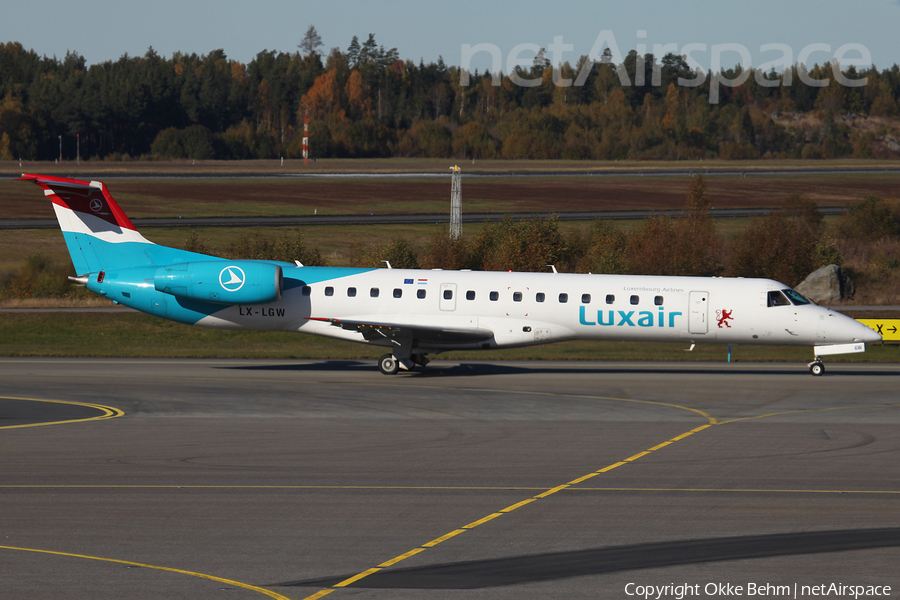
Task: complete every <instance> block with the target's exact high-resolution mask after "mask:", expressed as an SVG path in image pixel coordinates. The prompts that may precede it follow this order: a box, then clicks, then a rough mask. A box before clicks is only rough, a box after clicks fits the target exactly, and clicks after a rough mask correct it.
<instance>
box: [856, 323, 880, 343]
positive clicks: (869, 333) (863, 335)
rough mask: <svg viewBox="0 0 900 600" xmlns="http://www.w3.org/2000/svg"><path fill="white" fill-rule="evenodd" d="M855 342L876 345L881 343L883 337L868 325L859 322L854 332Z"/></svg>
mask: <svg viewBox="0 0 900 600" xmlns="http://www.w3.org/2000/svg"><path fill="white" fill-rule="evenodd" d="M853 341H854V342H866V343H867V344H874V343H875V342H880V341H881V335H880V334H879V333H878V332H877V331H875V330H874V329H872V328H871V327H869V326H868V325H863V324H862V323H859V322H857V323H856V330H855V331H854V332H853Z"/></svg>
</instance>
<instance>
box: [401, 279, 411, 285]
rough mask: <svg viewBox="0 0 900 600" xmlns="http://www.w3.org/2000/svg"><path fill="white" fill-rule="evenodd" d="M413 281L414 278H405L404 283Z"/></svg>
mask: <svg viewBox="0 0 900 600" xmlns="http://www.w3.org/2000/svg"><path fill="white" fill-rule="evenodd" d="M412 282H413V280H412V279H404V280H403V283H404V284H407V283H412Z"/></svg>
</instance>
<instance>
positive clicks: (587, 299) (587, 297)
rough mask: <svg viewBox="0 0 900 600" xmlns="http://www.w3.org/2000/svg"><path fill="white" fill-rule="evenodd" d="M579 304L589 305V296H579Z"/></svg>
mask: <svg viewBox="0 0 900 600" xmlns="http://www.w3.org/2000/svg"><path fill="white" fill-rule="evenodd" d="M581 303H582V304H590V303H591V295H590V294H582V295H581Z"/></svg>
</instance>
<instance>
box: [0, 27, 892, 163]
mask: <svg viewBox="0 0 900 600" xmlns="http://www.w3.org/2000/svg"><path fill="white" fill-rule="evenodd" d="M311 34H312V36H311ZM319 46H321V38H318V34H316V33H315V30H314V28H313V27H310V31H307V36H306V37H305V38H304V39H303V42H302V43H301V44H300V50H301V51H298V52H293V53H289V52H276V51H270V50H263V51H262V52H260V53H258V54H257V55H256V57H255V58H254V59H253V60H251V61H250V62H249V63H247V64H244V63H241V62H238V61H235V60H233V59H229V58H228V57H227V56H226V55H225V53H224V51H222V50H214V51H212V52H210V53H209V54H204V55H197V54H184V53H180V52H176V53H175V54H173V55H172V56H171V57H169V58H165V57H162V56H160V55H159V54H157V52H156V51H154V50H153V48H150V49H148V50H147V52H146V53H145V54H144V55H143V56H128V55H123V56H122V57H120V58H119V59H118V60H116V61H105V62H102V63H99V64H93V65H88V64H87V63H86V61H85V59H84V57H82V56H80V55H78V54H77V53H74V52H70V53H67V54H66V56H65V57H63V58H56V57H52V58H50V57H46V56H40V55H38V54H37V53H36V52H35V51H34V50H26V49H25V48H24V47H23V46H22V45H21V44H20V43H17V42H8V43H5V44H3V43H0V159H5V160H10V159H15V158H24V159H27V160H53V159H54V158H57V157H59V154H60V142H61V141H62V143H63V158H64V159H66V160H70V159H73V158H74V155H75V142H74V140H75V138H76V136H78V139H79V143H80V151H81V156H82V157H84V158H88V159H112V160H116V159H129V158H159V159H177V158H193V159H228V160H236V159H254V158H278V157H288V158H292V157H299V156H301V155H302V131H303V121H304V118H305V117H308V119H309V132H310V135H309V138H310V152H311V155H312V156H313V157H322V158H325V157H391V156H404V157H433V158H451V157H453V158H460V159H462V158H471V159H480V158H484V159H491V158H507V159H522V158H527V159H554V158H562V159H592V160H616V159H668V160H674V159H700V158H707V159H710V158H723V159H752V158H834V157H845V156H848V157H849V156H852V157H860V158H868V157H891V156H896V155H897V154H898V152H900V144H898V139H900V136H898V135H897V133H896V130H895V126H896V122H895V121H893V120H892V118H893V117H897V116H898V98H900V67H898V66H897V65H896V64H895V65H894V66H893V67H891V68H889V69H883V70H881V71H879V70H877V69H876V68H875V67H872V68H869V69H866V70H860V71H857V70H856V69H855V68H854V67H849V68H848V69H846V70H844V71H842V72H843V73H845V76H846V78H847V79H851V80H854V79H859V78H862V77H866V78H868V83H867V85H865V86H862V87H846V86H843V85H840V84H839V83H838V82H837V81H836V80H835V77H834V76H833V75H832V66H831V65H830V64H828V63H826V64H824V65H816V66H814V67H813V68H811V69H809V70H808V76H809V77H800V75H801V73H802V74H804V75H807V70H806V67H805V66H804V65H794V66H793V67H791V68H790V69H788V70H787V71H785V72H784V73H776V72H774V71H773V72H770V73H762V74H759V76H756V74H754V76H751V77H748V78H747V79H746V81H745V83H743V84H742V85H739V86H737V87H733V88H731V87H723V88H721V90H720V100H719V102H718V103H717V104H710V102H709V95H710V86H711V85H712V81H713V79H714V78H712V77H707V78H706V83H705V84H703V85H699V86H696V87H683V86H679V85H678V83H677V82H678V79H679V78H682V79H684V80H691V79H696V78H698V76H699V75H700V74H701V73H700V72H697V71H694V70H692V69H691V68H690V67H689V65H688V63H687V62H686V60H685V57H683V56H678V55H675V54H671V53H670V54H666V55H665V56H663V57H656V56H653V55H652V54H647V55H644V56H639V55H638V54H637V52H636V51H633V50H632V51H631V52H629V53H628V54H627V56H626V57H625V58H624V59H623V62H622V64H621V65H616V64H613V62H612V61H611V58H610V56H609V54H608V53H607V54H606V55H605V56H604V57H602V58H601V60H598V61H596V62H593V63H592V64H589V65H587V66H588V67H589V69H588V70H585V69H584V67H585V66H586V65H585V63H586V61H588V58H587V57H582V58H581V59H580V60H579V61H577V63H576V64H575V65H574V66H573V65H570V64H568V63H565V64H563V65H562V66H561V67H559V68H555V67H553V66H550V65H549V61H546V59H543V58H541V55H540V54H539V55H538V56H537V57H535V61H534V66H532V67H531V68H530V69H526V68H522V67H517V68H516V70H515V72H513V73H507V74H502V73H501V74H496V73H494V74H492V73H489V72H485V73H478V72H477V71H476V72H475V73H461V71H460V69H459V68H458V67H454V66H448V65H447V64H445V63H444V61H443V59H439V60H438V61H437V62H431V63H428V64H425V63H424V62H423V61H419V63H415V62H414V61H411V60H403V59H401V58H400V57H399V53H398V51H397V49H396V48H389V49H386V48H385V47H384V46H382V45H379V44H378V43H377V42H376V41H375V36H374V35H373V34H369V36H368V38H367V39H366V40H365V41H364V42H360V40H359V38H357V37H354V38H353V40H351V42H350V44H349V45H348V47H347V49H346V50H342V49H340V48H333V49H332V50H331V52H330V53H328V54H327V56H323V55H320V54H319V52H318V47H319ZM623 69H624V72H625V73H627V74H628V78H629V80H630V82H637V81H643V82H644V83H642V84H640V85H625V86H623V85H622V81H621V79H620V72H622V70H623ZM582 72H587V77H586V78H584V79H583V80H582V81H581V83H582V85H578V86H571V87H559V86H557V85H555V84H554V81H555V80H558V79H559V78H560V77H561V78H563V79H574V78H576V76H577V75H579V74H580V73H582ZM461 75H465V77H461ZM638 75H641V77H638ZM740 75H741V67H740V66H737V67H735V68H733V69H728V70H724V71H723V72H722V76H723V77H725V78H728V79H730V80H735V79H737V78H738V77H739V76H740ZM525 78H529V79H533V80H536V83H539V85H536V86H533V87H525V86H521V85H517V84H516V83H515V81H517V80H520V79H525ZM788 78H789V79H790V81H791V85H780V83H781V82H784V81H787V80H788ZM810 78H812V79H828V80H829V84H828V85H826V86H823V87H819V86H816V85H809V84H808V83H806V81H809V79H810ZM497 79H498V80H499V85H494V83H495V80H497ZM465 80H468V85H462V84H461V83H462V82H463V81H465ZM761 82H762V83H761ZM772 84H775V85H772ZM785 115H791V116H793V117H798V116H801V117H802V116H811V117H814V120H813V121H812V125H809V123H807V125H806V126H800V125H798V126H792V125H791V123H790V122H788V121H786V120H785V119H784V118H783V117H784V116H785ZM848 115H851V116H850V117H848ZM856 117H878V118H881V119H882V121H878V122H877V123H875V125H874V126H871V127H865V128H861V127H854V126H853V125H852V123H853V119H854V118H856ZM795 120H797V119H795ZM801 120H802V119H801ZM798 122H799V121H798ZM60 136H62V140H60Z"/></svg>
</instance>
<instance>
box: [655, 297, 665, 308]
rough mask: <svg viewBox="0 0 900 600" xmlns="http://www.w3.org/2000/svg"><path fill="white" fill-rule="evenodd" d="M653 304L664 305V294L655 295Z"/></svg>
mask: <svg viewBox="0 0 900 600" xmlns="http://www.w3.org/2000/svg"><path fill="white" fill-rule="evenodd" d="M653 304H655V305H656V306H662V305H663V297H662V296H657V297H655V298H654V299H653Z"/></svg>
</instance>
